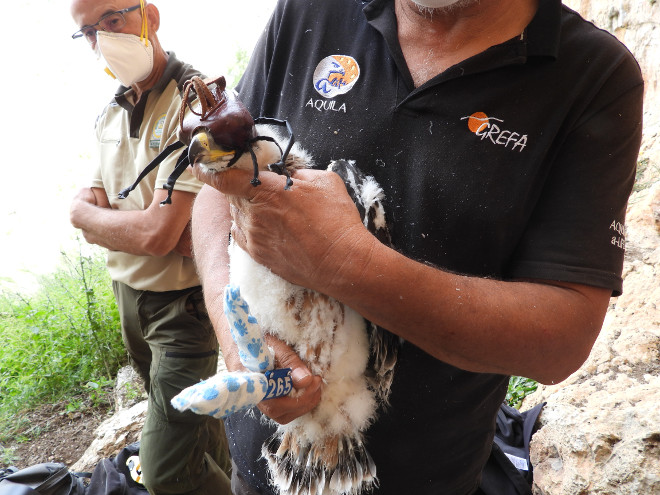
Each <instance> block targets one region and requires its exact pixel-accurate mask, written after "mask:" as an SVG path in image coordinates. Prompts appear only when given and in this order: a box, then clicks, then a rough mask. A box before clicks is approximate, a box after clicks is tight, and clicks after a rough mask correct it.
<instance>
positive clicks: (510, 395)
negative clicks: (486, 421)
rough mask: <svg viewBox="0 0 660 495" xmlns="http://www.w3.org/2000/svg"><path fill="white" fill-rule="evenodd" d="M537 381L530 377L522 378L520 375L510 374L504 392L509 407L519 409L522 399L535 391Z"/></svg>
mask: <svg viewBox="0 0 660 495" xmlns="http://www.w3.org/2000/svg"><path fill="white" fill-rule="evenodd" d="M537 387H538V383H537V382H536V381H534V380H532V379H531V378H524V377H522V376H512V377H511V378H510V379H509V388H508V390H507V393H506V398H505V401H506V403H507V404H509V405H510V406H511V407H515V408H516V409H520V405H521V404H522V400H523V399H524V398H525V397H526V396H528V395H529V394H531V393H532V392H534V391H536V388H537Z"/></svg>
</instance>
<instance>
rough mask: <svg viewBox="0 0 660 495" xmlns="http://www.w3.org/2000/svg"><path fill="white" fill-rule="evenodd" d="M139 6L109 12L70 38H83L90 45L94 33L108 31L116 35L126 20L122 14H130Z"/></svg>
mask: <svg viewBox="0 0 660 495" xmlns="http://www.w3.org/2000/svg"><path fill="white" fill-rule="evenodd" d="M139 8H140V5H139V4H138V5H134V6H133V7H128V8H127V9H122V10H116V11H115V12H110V13H109V14H105V15H104V16H103V17H101V18H100V19H99V22H97V23H96V24H92V25H91V26H83V27H82V28H80V30H78V31H76V32H75V33H73V34H72V35H71V37H72V38H73V39H74V40H75V39H77V38H82V37H83V36H84V37H85V39H86V40H87V41H88V42H89V43H90V44H92V45H93V44H94V43H96V31H109V32H111V33H116V32H118V31H119V30H120V29H121V28H123V27H124V26H125V25H126V19H125V18H124V14H127V13H128V12H132V11H134V10H136V9H139Z"/></svg>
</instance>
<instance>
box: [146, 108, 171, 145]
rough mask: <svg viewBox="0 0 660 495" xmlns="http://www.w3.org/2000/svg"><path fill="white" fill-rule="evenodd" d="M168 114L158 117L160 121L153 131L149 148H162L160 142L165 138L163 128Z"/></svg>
mask: <svg viewBox="0 0 660 495" xmlns="http://www.w3.org/2000/svg"><path fill="white" fill-rule="evenodd" d="M166 116H167V114H163V115H161V116H160V117H158V120H157V121H156V123H155V124H154V127H153V129H152V130H151V137H150V138H149V147H150V148H158V147H160V140H161V139H162V137H163V127H165V117H166Z"/></svg>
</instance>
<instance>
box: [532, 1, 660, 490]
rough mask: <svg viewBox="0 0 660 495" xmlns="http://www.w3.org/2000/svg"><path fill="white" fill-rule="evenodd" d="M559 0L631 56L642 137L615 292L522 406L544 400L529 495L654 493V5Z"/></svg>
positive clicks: (657, 456)
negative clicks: (564, 361)
mask: <svg viewBox="0 0 660 495" xmlns="http://www.w3.org/2000/svg"><path fill="white" fill-rule="evenodd" d="M565 3H566V4H567V5H568V6H570V7H571V8H573V9H575V10H577V11H578V12H580V13H581V14H582V15H583V16H584V17H585V18H586V19H588V20H591V21H593V22H594V23H595V24H596V25H598V26H600V27H602V28H604V29H607V30H609V31H610V32H612V33H614V34H615V35H616V36H617V37H619V39H620V40H621V41H622V42H623V43H624V44H626V46H627V47H628V48H629V49H630V50H631V51H632V52H633V53H634V54H635V56H636V57H637V60H638V62H639V63H640V67H641V68H642V73H643V75H644V80H645V103H644V105H645V111H644V137H643V142H642V147H641V150H640V157H639V161H638V171H637V181H636V185H635V189H634V192H633V194H632V196H631V198H630V201H629V207H628V214H627V221H626V258H625V263H624V271H623V275H624V294H623V295H622V296H621V297H619V298H617V299H612V301H611V304H610V308H609V310H608V314H607V317H606V319H605V324H604V325H603V329H602V331H601V333H600V335H599V337H598V340H597V341H596V344H595V345H594V348H593V349H592V352H591V354H590V356H589V358H588V360H587V361H586V362H585V363H584V365H583V366H582V367H581V368H580V369H579V370H578V371H577V372H576V373H574V374H573V375H572V376H570V377H569V378H568V379H567V380H565V381H564V382H563V383H560V384H558V385H553V386H540V387H539V389H538V390H537V392H536V393H535V394H533V395H532V396H530V397H528V398H527V399H526V400H525V402H524V404H523V409H528V408H530V407H532V406H534V405H535V404H538V403H539V402H542V401H546V402H547V405H546V406H545V408H544V409H543V412H542V414H541V416H540V418H539V421H540V425H541V427H540V429H539V430H538V431H537V433H536V434H535V435H534V437H533V439H532V445H531V460H532V463H533V465H534V482H535V486H534V493H535V494H536V495H596V494H597V495H605V494H608V495H610V494H612V495H614V494H616V495H633V494H656V493H657V494H660V408H659V407H658V406H659V405H660V308H659V307H658V305H660V277H659V273H658V272H659V271H660V139H659V138H660V112H658V110H660V105H659V103H660V102H659V99H658V73H659V72H660V4H659V3H658V2H655V1H634V2H633V1H626V0H582V1H579V0H573V1H572V0H567V1H566V2H565Z"/></svg>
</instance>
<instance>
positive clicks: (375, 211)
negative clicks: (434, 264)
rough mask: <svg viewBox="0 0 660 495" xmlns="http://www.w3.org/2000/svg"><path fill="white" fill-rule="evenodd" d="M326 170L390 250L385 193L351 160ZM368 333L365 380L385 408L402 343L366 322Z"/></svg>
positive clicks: (334, 162)
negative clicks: (338, 178)
mask: <svg viewBox="0 0 660 495" xmlns="http://www.w3.org/2000/svg"><path fill="white" fill-rule="evenodd" d="M328 170H330V171H332V172H335V173H336V174H338V175H339V176H340V177H341V178H342V180H343V181H344V184H345V185H346V190H347V191H348V194H349V195H350V197H351V199H352V200H353V202H354V203H355V206H356V207H357V209H358V211H359V212H360V217H361V218H362V221H363V223H364V225H365V227H367V229H368V230H369V232H371V233H372V234H373V235H375V236H376V238H377V239H378V240H379V241H380V242H382V243H383V244H386V245H387V246H391V245H392V237H391V235H390V230H389V228H388V225H387V220H386V217H385V208H384V207H383V202H382V200H383V196H384V193H383V190H382V188H381V187H380V186H379V185H378V183H377V182H376V180H375V179H374V178H373V177H371V176H365V175H364V174H363V173H362V172H361V171H360V170H359V169H358V168H357V167H356V166H355V162H354V161H350V160H335V161H333V162H332V163H330V165H329V166H328ZM367 331H368V333H369V363H368V365H367V370H366V374H367V380H368V382H369V386H370V388H371V389H373V390H374V392H375V393H376V397H377V398H378V399H379V401H380V402H381V403H384V404H387V402H388V397H389V393H390V387H391V385H392V380H393V379H394V366H395V365H396V362H397V357H398V353H399V348H400V347H401V344H402V340H401V338H400V337H398V336H396V335H394V334H393V333H391V332H388V331H387V330H385V329H383V328H381V327H379V326H378V325H376V324H374V323H372V322H370V321H367Z"/></svg>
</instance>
